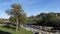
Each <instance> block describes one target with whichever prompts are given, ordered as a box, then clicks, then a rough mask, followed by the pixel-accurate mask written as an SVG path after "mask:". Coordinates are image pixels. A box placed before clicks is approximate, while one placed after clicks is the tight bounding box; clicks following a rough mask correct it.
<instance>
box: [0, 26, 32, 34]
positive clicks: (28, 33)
mask: <svg viewBox="0 0 60 34" xmlns="http://www.w3.org/2000/svg"><path fill="white" fill-rule="evenodd" d="M0 31H3V32H2V33H0V34H3V33H4V32H8V33H11V34H32V32H29V31H26V30H25V29H22V28H20V29H19V31H18V32H15V31H14V30H13V29H11V28H6V27H0ZM6 34H7V33H6Z"/></svg>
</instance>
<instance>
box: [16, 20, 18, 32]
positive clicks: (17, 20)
mask: <svg viewBox="0 0 60 34" xmlns="http://www.w3.org/2000/svg"><path fill="white" fill-rule="evenodd" d="M18 26H19V25H18V19H17V23H16V32H17V31H18Z"/></svg>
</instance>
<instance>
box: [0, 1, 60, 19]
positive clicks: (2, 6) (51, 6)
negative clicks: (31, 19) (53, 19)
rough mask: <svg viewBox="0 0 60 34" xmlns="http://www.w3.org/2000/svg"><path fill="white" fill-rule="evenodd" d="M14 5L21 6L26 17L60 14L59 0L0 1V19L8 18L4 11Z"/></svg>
mask: <svg viewBox="0 0 60 34" xmlns="http://www.w3.org/2000/svg"><path fill="white" fill-rule="evenodd" d="M15 3H16V4H20V5H21V6H22V9H23V10H24V12H25V13H26V14H27V16H31V15H34V16H36V15H38V14H40V13H42V12H44V13H49V12H56V13H59V12H60V0H0V18H9V15H7V14H6V13H5V11H6V10H7V9H11V5H12V4H15Z"/></svg>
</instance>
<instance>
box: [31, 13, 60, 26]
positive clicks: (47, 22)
mask: <svg viewBox="0 0 60 34" xmlns="http://www.w3.org/2000/svg"><path fill="white" fill-rule="evenodd" d="M30 19H32V20H33V21H34V22H36V23H33V25H41V26H53V27H60V13H40V14H39V15H37V16H31V18H30Z"/></svg>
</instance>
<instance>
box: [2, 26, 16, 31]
mask: <svg viewBox="0 0 60 34" xmlns="http://www.w3.org/2000/svg"><path fill="white" fill-rule="evenodd" d="M3 27H5V28H8V29H10V28H11V29H12V30H14V31H15V29H16V28H15V27H11V26H8V25H6V26H3Z"/></svg>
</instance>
